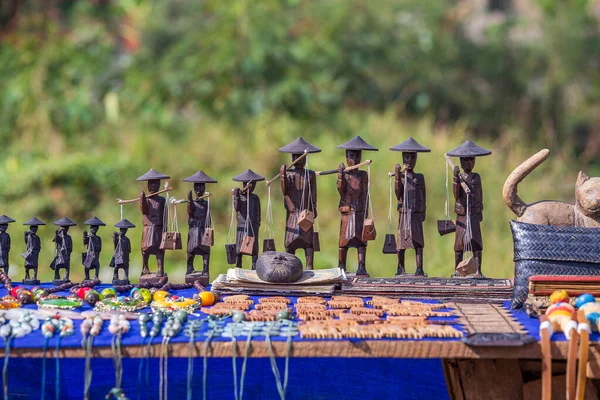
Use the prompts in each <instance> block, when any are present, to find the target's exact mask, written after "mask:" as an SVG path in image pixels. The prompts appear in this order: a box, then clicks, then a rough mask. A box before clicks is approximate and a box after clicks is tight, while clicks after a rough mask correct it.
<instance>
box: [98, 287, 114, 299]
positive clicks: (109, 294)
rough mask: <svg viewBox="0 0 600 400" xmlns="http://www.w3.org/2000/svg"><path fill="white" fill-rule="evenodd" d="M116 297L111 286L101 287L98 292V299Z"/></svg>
mask: <svg viewBox="0 0 600 400" xmlns="http://www.w3.org/2000/svg"><path fill="white" fill-rule="evenodd" d="M111 297H117V291H116V290H115V289H113V288H106V289H102V291H101V292H100V300H104V299H108V298H111Z"/></svg>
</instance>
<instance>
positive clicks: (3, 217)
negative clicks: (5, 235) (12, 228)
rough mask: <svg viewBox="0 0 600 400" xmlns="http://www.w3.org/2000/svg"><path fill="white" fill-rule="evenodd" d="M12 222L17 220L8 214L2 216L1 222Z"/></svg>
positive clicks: (0, 217)
mask: <svg viewBox="0 0 600 400" xmlns="http://www.w3.org/2000/svg"><path fill="white" fill-rule="evenodd" d="M11 222H15V220H14V219H12V218H11V217H9V216H8V215H2V216H0V224H10V223H11Z"/></svg>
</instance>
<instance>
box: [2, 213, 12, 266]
mask: <svg viewBox="0 0 600 400" xmlns="http://www.w3.org/2000/svg"><path fill="white" fill-rule="evenodd" d="M12 222H15V220H14V219H12V218H11V217H9V216H6V215H2V216H0V268H2V269H3V270H4V273H5V274H6V275H8V267H9V264H8V255H9V254H10V235H9V234H8V232H6V230H7V229H8V224H10V223H12Z"/></svg>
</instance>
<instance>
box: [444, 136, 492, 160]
mask: <svg viewBox="0 0 600 400" xmlns="http://www.w3.org/2000/svg"><path fill="white" fill-rule="evenodd" d="M490 154H492V151H491V150H488V149H484V148H483V147H479V146H477V145H476V144H475V143H473V142H471V141H470V140H467V141H466V142H464V143H463V144H461V145H460V146H458V147H457V148H455V149H453V150H450V151H449V152H447V153H446V155H449V156H450V157H481V156H489V155H490Z"/></svg>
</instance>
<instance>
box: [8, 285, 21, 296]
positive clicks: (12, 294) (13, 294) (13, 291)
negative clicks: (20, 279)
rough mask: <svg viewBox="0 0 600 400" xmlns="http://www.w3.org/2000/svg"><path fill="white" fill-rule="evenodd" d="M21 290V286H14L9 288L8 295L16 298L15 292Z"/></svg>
mask: <svg viewBox="0 0 600 400" xmlns="http://www.w3.org/2000/svg"><path fill="white" fill-rule="evenodd" d="M19 290H21V286H16V287H14V288H12V289H11V290H10V295H11V296H12V297H14V298H17V292H18V291H19Z"/></svg>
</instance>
